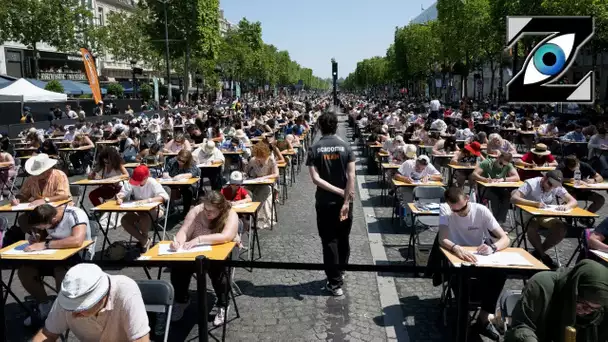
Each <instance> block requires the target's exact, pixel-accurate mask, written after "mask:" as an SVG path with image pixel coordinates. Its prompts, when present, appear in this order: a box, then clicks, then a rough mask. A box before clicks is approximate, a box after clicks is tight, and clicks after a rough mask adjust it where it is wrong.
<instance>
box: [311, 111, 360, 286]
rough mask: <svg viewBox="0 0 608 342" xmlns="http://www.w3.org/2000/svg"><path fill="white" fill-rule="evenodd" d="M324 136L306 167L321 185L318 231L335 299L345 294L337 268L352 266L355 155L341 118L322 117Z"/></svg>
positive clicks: (314, 146)
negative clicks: (341, 132) (341, 131)
mask: <svg viewBox="0 0 608 342" xmlns="http://www.w3.org/2000/svg"><path fill="white" fill-rule="evenodd" d="M318 125H319V128H320V130H321V134H322V137H321V138H320V139H319V140H318V141H317V142H316V143H314V144H313V145H312V146H311V147H310V149H309V150H308V158H307V160H306V165H307V166H308V168H309V171H310V177H311V179H312V181H313V183H314V184H315V185H316V186H317V192H316V194H315V208H316V211H317V228H318V229H319V236H320V238H321V243H322V246H323V263H324V264H325V267H326V269H325V274H326V275H327V285H326V288H327V290H329V291H330V292H331V293H332V294H333V295H334V296H342V295H343V294H344V292H343V290H342V285H343V282H344V271H343V270H340V269H339V268H338V267H337V265H344V264H347V263H348V258H349V255H350V245H349V235H350V230H351V226H352V221H353V216H352V200H353V198H354V194H355V156H354V154H353V152H352V150H351V149H350V146H349V144H348V143H347V142H346V141H344V140H342V139H341V138H340V137H338V136H336V131H337V129H338V117H337V116H336V114H334V113H325V114H323V115H321V116H320V117H319V120H318Z"/></svg>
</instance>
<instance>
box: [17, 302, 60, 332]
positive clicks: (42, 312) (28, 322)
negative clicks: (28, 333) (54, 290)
mask: <svg viewBox="0 0 608 342" xmlns="http://www.w3.org/2000/svg"><path fill="white" fill-rule="evenodd" d="M52 307H53V301H52V300H50V301H46V302H42V303H39V304H38V318H40V320H41V321H44V320H45V319H46V317H47V316H48V315H49V312H51V308H52ZM23 325H25V326H26V327H30V326H32V316H28V317H27V318H26V319H25V320H24V321H23Z"/></svg>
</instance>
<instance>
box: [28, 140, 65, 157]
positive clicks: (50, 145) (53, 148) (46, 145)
mask: <svg viewBox="0 0 608 342" xmlns="http://www.w3.org/2000/svg"><path fill="white" fill-rule="evenodd" d="M41 153H44V154H48V155H49V156H58V155H59V149H58V148H57V145H55V143H54V142H53V140H51V139H47V140H45V141H44V142H43V143H42V145H40V147H39V148H38V150H36V152H35V153H34V154H41Z"/></svg>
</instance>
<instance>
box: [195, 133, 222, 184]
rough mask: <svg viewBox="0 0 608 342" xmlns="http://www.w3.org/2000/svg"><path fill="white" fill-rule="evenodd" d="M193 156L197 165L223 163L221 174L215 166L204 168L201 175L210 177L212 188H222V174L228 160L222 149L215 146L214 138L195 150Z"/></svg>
mask: <svg viewBox="0 0 608 342" xmlns="http://www.w3.org/2000/svg"><path fill="white" fill-rule="evenodd" d="M192 157H193V158H194V162H195V163H196V165H201V164H204V165H210V164H222V166H221V168H220V170H219V174H218V171H217V170H216V169H213V168H204V169H202V170H201V177H202V178H209V181H210V182H211V188H212V189H220V188H221V186H222V185H221V184H220V183H221V175H222V173H223V171H224V163H225V162H226V157H225V156H224V154H223V153H222V151H220V149H219V148H217V147H216V146H215V143H214V142H213V141H212V140H206V141H204V142H203V144H202V145H201V146H199V147H198V148H197V149H196V150H194V152H193V153H192Z"/></svg>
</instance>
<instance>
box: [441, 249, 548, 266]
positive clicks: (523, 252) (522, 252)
mask: <svg viewBox="0 0 608 342" xmlns="http://www.w3.org/2000/svg"><path fill="white" fill-rule="evenodd" d="M440 248H441V252H442V253H443V255H445V257H446V258H447V259H448V261H449V262H450V265H451V266H454V267H460V266H461V265H462V264H463V263H466V261H464V260H462V259H460V258H458V257H457V256H456V255H454V254H452V253H451V252H449V251H448V250H446V249H445V248H443V247H440ZM462 248H463V249H464V250H466V251H468V252H471V253H473V252H475V251H476V250H477V247H462ZM500 252H510V253H517V254H519V255H521V256H522V257H524V259H526V261H528V262H530V263H531V264H532V266H519V265H518V266H507V265H497V266H494V265H478V266H477V267H490V268H501V269H503V268H505V269H527V270H528V269H531V270H539V271H549V268H548V267H547V266H545V265H544V264H543V263H542V262H540V261H539V260H538V259H536V258H535V257H533V256H532V255H531V254H530V253H528V252H527V251H526V250H525V249H523V248H516V247H507V248H505V249H503V250H500Z"/></svg>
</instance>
